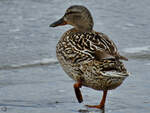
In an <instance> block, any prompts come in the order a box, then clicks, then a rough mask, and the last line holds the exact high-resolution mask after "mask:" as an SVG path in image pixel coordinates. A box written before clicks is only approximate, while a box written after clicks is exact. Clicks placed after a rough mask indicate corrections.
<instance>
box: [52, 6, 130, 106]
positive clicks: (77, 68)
mask: <svg viewBox="0 0 150 113" xmlns="http://www.w3.org/2000/svg"><path fill="white" fill-rule="evenodd" d="M65 24H70V25H73V26H74V28H72V29H70V30H68V31H67V32H65V33H64V34H63V36H62V37H61V39H60V40H59V42H58V44H57V46H56V55H57V58H58V60H59V62H60V64H61V66H62V68H63V69H64V71H65V72H66V73H67V74H68V75H69V76H70V77H71V78H72V79H73V80H75V81H76V84H75V85H74V88H75V93H76V97H77V99H78V101H79V102H82V101H83V99H82V95H81V92H80V89H79V88H80V87H81V86H86V87H90V88H93V89H96V90H103V91H104V96H103V99H102V101H101V103H100V105H97V106H89V105H88V107H96V108H103V107H104V104H105V98H106V95H107V90H111V89H115V88H116V87H118V86H119V85H120V84H121V83H122V82H123V80H124V79H125V78H126V77H127V76H128V73H127V71H126V69H125V67H124V65H123V63H122V62H121V61H120V60H127V58H125V57H124V56H121V55H120V54H119V52H118V50H117V47H116V45H115V44H114V42H113V41H112V40H110V39H109V38H108V36H107V35H105V34H103V33H100V32H95V31H94V30H93V19H92V16H91V14H90V12H89V11H88V9H87V8H85V7H84V6H78V5H75V6H71V7H70V8H68V9H67V11H66V13H65V15H64V16H63V17H62V18H61V19H60V20H59V21H57V22H55V23H53V24H51V27H56V26H58V25H65Z"/></svg>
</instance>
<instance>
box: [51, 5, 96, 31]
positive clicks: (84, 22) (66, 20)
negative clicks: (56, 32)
mask: <svg viewBox="0 0 150 113" xmlns="http://www.w3.org/2000/svg"><path fill="white" fill-rule="evenodd" d="M66 24H69V25H72V26H74V27H75V29H76V30H79V31H83V32H87V31H91V30H92V29H93V25H94V23H93V19H92V16H91V13H90V12H89V10H88V9H87V8H86V7H84V6H81V5H73V6H71V7H69V8H68V9H67V10H66V12H65V15H64V16H63V17H62V18H61V19H59V20H58V21H56V22H54V23H52V24H51V25H50V27H57V26H61V25H66Z"/></svg>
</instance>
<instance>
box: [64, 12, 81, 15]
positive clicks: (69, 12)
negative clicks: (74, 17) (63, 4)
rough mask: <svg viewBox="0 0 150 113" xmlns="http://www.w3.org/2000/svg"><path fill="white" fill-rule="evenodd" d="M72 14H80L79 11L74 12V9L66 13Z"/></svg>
mask: <svg viewBox="0 0 150 113" xmlns="http://www.w3.org/2000/svg"><path fill="white" fill-rule="evenodd" d="M70 14H79V12H72V11H70V12H67V13H66V14H65V15H70Z"/></svg>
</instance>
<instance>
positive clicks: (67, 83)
mask: <svg viewBox="0 0 150 113" xmlns="http://www.w3.org/2000/svg"><path fill="white" fill-rule="evenodd" d="M74 4H80V5H85V6H86V7H88V8H89V10H90V11H91V13H92V15H93V18H94V22H95V26H94V29H96V31H99V32H103V33H105V34H107V35H108V36H109V37H110V38H111V39H112V40H113V41H114V42H115V43H116V45H117V46H118V49H119V51H120V52H121V53H122V54H123V55H124V56H127V57H128V58H129V61H128V62H124V63H125V64H126V67H127V69H128V71H129V72H130V73H131V76H129V77H128V78H127V79H126V80H125V81H124V83H123V84H122V85H121V86H120V87H119V88H117V89H116V90H112V91H109V92H108V98H107V101H106V107H105V110H97V109H89V108H86V107H85V106H84V105H85V104H98V103H99V101H100V99H101V96H102V92H100V91H95V90H93V89H89V88H85V87H83V88H82V89H81V91H82V94H83V99H84V102H83V103H82V104H79V103H78V102H77V100H76V98H75V94H74V90H73V86H72V85H73V83H74V81H73V80H71V79H70V78H69V77H68V76H67V75H66V74H65V73H64V72H63V70H62V68H61V67H60V65H59V64H58V62H57V60H56V55H55V46H56V43H57V41H58V40H59V38H60V36H61V35H62V33H63V32H65V31H66V30H68V29H69V28H71V27H70V26H65V27H58V28H49V27H48V26H49V24H51V23H52V22H54V21H55V20H56V19H59V18H60V17H61V16H62V15H63V14H64V12H65V10H66V8H68V7H69V6H70V5H74ZM149 6H150V1H149V0H142V1H140V0H132V1H131V0H113V1H112V0H109V1H106V0H97V1H96V0H94V1H93V0H89V1H87V0H86V1H81V0H76V1H74V0H61V1H59V0H51V1H50V0H42V1H41V0H0V15H1V16H0V26H1V28H0V113H3V112H5V113H104V112H105V113H149V111H150V98H149V95H150V88H149V84H150V75H149V71H150V32H149V29H150V24H149V23H150V15H149V11H150V7H149Z"/></svg>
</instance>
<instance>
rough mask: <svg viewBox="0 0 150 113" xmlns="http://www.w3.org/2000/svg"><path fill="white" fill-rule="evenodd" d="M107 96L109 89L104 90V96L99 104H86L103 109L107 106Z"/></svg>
mask: <svg viewBox="0 0 150 113" xmlns="http://www.w3.org/2000/svg"><path fill="white" fill-rule="evenodd" d="M106 96H107V91H103V97H102V100H101V102H100V104H99V105H86V106H87V107H90V108H98V109H102V108H104V106H105V101H106Z"/></svg>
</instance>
